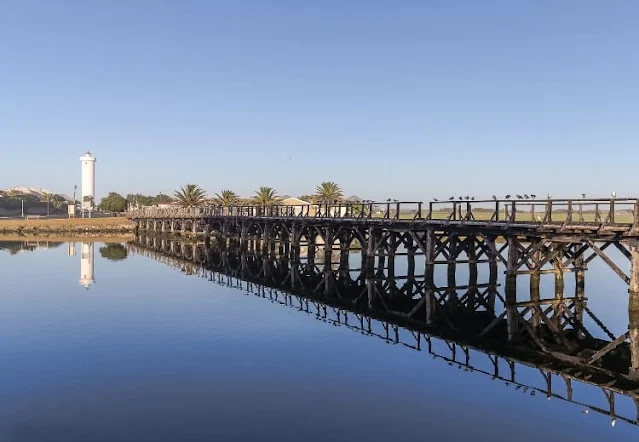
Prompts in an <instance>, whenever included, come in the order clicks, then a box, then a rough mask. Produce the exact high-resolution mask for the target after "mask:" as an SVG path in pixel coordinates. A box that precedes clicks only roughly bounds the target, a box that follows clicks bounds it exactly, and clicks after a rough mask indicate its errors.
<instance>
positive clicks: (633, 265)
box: [628, 241, 639, 379]
mask: <svg viewBox="0 0 639 442" xmlns="http://www.w3.org/2000/svg"><path fill="white" fill-rule="evenodd" d="M628 292H629V295H630V296H629V302H628V315H629V319H630V320H629V329H628V334H629V337H630V355H631V356H630V362H631V363H630V375H631V376H632V377H634V378H636V379H639V241H632V242H631V243H630V284H629V287H628Z"/></svg>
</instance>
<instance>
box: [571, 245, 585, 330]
mask: <svg viewBox="0 0 639 442" xmlns="http://www.w3.org/2000/svg"><path fill="white" fill-rule="evenodd" d="M574 268H575V298H576V302H575V316H576V318H577V321H579V324H580V325H583V323H584V302H585V299H584V298H585V292H586V262H585V259H584V258H583V256H581V257H579V258H577V259H576V260H575V264H574ZM577 337H578V338H579V339H583V338H585V335H584V333H583V331H581V330H580V331H579V332H578V333H577Z"/></svg>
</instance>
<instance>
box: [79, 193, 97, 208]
mask: <svg viewBox="0 0 639 442" xmlns="http://www.w3.org/2000/svg"><path fill="white" fill-rule="evenodd" d="M82 202H85V203H89V207H93V206H94V205H95V200H94V199H93V197H92V196H91V195H87V196H84V197H82Z"/></svg>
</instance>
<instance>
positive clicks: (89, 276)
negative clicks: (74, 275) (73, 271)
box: [80, 242, 95, 289]
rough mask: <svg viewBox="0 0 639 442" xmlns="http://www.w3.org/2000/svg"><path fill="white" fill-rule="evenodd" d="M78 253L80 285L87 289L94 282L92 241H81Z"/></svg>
mask: <svg viewBox="0 0 639 442" xmlns="http://www.w3.org/2000/svg"><path fill="white" fill-rule="evenodd" d="M80 247H81V253H80V285H81V286H82V287H84V288H85V289H88V288H89V287H91V285H93V283H94V282H95V263H94V260H93V252H94V247H95V245H94V243H92V242H83V243H82V244H81V246H80Z"/></svg>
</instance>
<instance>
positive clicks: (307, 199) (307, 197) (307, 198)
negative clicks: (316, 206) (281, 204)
mask: <svg viewBox="0 0 639 442" xmlns="http://www.w3.org/2000/svg"><path fill="white" fill-rule="evenodd" d="M299 199H301V200H302V201H308V202H309V203H312V202H313V201H314V200H315V198H314V197H313V195H302V196H300V197H299Z"/></svg>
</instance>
